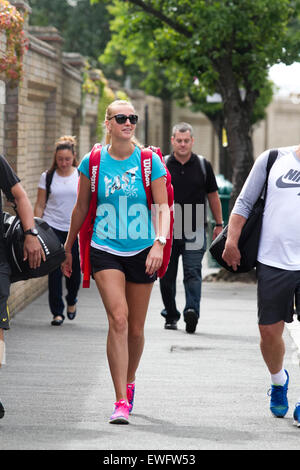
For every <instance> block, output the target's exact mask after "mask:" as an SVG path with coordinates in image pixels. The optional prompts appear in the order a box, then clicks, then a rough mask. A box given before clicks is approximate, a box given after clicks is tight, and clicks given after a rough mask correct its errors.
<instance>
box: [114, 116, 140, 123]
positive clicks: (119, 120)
mask: <svg viewBox="0 0 300 470" xmlns="http://www.w3.org/2000/svg"><path fill="white" fill-rule="evenodd" d="M113 118H115V120H116V121H117V123H118V124H125V122H126V121H127V119H129V122H130V124H136V123H137V122H138V118H139V117H138V116H137V115H136V114H129V116H126V114H115V115H114V116H112V117H111V118H109V119H108V120H109V121H110V120H111V119H113Z"/></svg>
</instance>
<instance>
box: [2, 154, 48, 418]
mask: <svg viewBox="0 0 300 470" xmlns="http://www.w3.org/2000/svg"><path fill="white" fill-rule="evenodd" d="M1 191H3V192H4V194H5V196H6V198H7V199H8V200H10V201H12V200H14V202H15V204H16V206H17V210H18V214H19V217H20V219H21V223H22V226H23V229H24V233H25V241H24V259H25V260H26V259H28V262H29V265H30V267H31V268H38V267H39V266H40V264H41V260H42V259H43V260H44V261H45V254H44V251H43V249H42V247H41V245H40V243H39V241H38V239H37V236H36V234H35V230H34V228H35V225H34V219H33V210H32V206H31V204H30V201H29V199H28V196H27V194H26V192H25V191H24V189H23V187H22V185H21V183H20V180H19V178H18V177H17V175H16V174H15V172H14V171H13V169H12V168H11V167H10V165H9V164H8V162H7V161H6V159H5V158H4V157H3V156H1V155H0V221H1V224H0V367H1V364H3V363H4V330H8V329H9V310H8V305H7V301H8V297H9V290H10V278H9V275H10V268H9V264H8V262H7V258H6V254H5V246H4V239H3V226H2V220H3V212H2V204H1ZM3 416H4V407H3V405H2V403H1V402H0V418H3Z"/></svg>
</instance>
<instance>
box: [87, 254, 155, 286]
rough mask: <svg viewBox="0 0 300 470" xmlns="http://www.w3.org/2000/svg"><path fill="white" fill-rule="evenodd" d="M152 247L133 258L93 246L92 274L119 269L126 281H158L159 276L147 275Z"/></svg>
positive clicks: (143, 282) (142, 282)
mask: <svg viewBox="0 0 300 470" xmlns="http://www.w3.org/2000/svg"><path fill="white" fill-rule="evenodd" d="M151 248H152V247H151V246H150V247H148V248H146V249H145V250H143V251H141V252H140V253H138V254H136V255H133V256H118V255H113V254H112V253H107V252H106V251H102V250H98V249H97V248H94V247H92V246H91V255H90V256H91V258H90V259H91V266H92V273H93V274H94V273H96V272H98V271H103V270H104V269H118V270H119V271H122V272H123V273H124V274H125V279H126V281H129V282H134V283H136V284H150V283H151V282H154V281H155V280H156V279H157V275H156V274H154V275H153V276H149V274H146V272H145V271H146V258H147V256H148V253H149V251H150V249H151Z"/></svg>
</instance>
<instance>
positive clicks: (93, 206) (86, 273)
mask: <svg viewBox="0 0 300 470" xmlns="http://www.w3.org/2000/svg"><path fill="white" fill-rule="evenodd" d="M101 150H102V145H101V144H95V145H94V147H93V148H92V151H91V155H90V159H89V174H90V181H91V193H92V196H91V201H90V207H89V211H88V214H87V216H86V218H85V220H84V222H83V224H82V226H81V229H80V231H79V250H80V266H81V271H82V273H83V282H82V287H83V288H85V287H86V288H87V287H90V277H91V262H90V246H91V240H92V235H93V228H94V223H95V219H96V212H97V194H98V180H99V167H100V160H101ZM153 152H155V153H157V155H159V157H160V158H161V161H162V163H163V165H164V167H165V169H166V172H167V174H166V176H165V181H166V187H167V193H168V205H169V207H170V230H169V234H168V237H167V243H166V245H165V247H164V254H163V262H162V265H161V267H160V269H159V270H158V272H157V275H158V277H160V278H161V277H163V275H164V274H165V272H166V270H167V267H168V264H169V261H170V256H171V250H172V239H173V225H174V190H173V186H172V184H171V175H170V172H169V170H168V169H167V166H166V164H165V161H164V159H163V156H162V153H161V151H160V149H159V148H156V147H151V148H146V149H142V150H141V167H142V178H143V184H144V188H145V192H146V196H147V202H148V208H149V210H151V206H152V204H153V199H152V194H151V170H152V153H153Z"/></svg>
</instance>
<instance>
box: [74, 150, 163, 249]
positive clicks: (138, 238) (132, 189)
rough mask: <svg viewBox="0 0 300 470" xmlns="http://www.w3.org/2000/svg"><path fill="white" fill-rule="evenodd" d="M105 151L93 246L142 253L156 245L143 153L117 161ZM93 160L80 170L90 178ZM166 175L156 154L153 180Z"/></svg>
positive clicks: (99, 182)
mask: <svg viewBox="0 0 300 470" xmlns="http://www.w3.org/2000/svg"><path fill="white" fill-rule="evenodd" d="M107 149H108V146H104V147H103V148H102V153H101V161H100V171H99V180H98V200H97V213H96V220H95V224H94V231H93V236H92V245H93V246H95V247H97V248H100V249H101V248H103V249H105V250H106V251H110V252H112V253H117V254H122V253H124V255H126V254H128V253H130V252H132V253H135V252H137V251H141V250H143V249H145V248H147V247H149V246H151V245H152V244H153V242H154V237H155V233H154V229H153V225H152V222H151V211H149V209H148V205H147V198H146V193H145V190H144V185H143V179H142V170H141V150H140V149H139V148H138V147H135V150H134V151H133V153H132V154H131V155H130V157H128V158H126V159H125V160H116V159H114V158H112V157H111V156H110V154H109V153H108V150H107ZM89 157H90V153H88V154H87V155H85V156H84V157H83V159H82V161H81V163H80V165H79V171H81V172H82V173H83V174H84V175H85V176H87V177H88V178H90V176H89ZM164 175H166V170H165V168H164V165H163V164H162V162H161V160H160V158H159V156H158V155H157V154H156V153H153V156H152V172H151V181H154V180H156V179H157V178H160V177H161V176H164Z"/></svg>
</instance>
